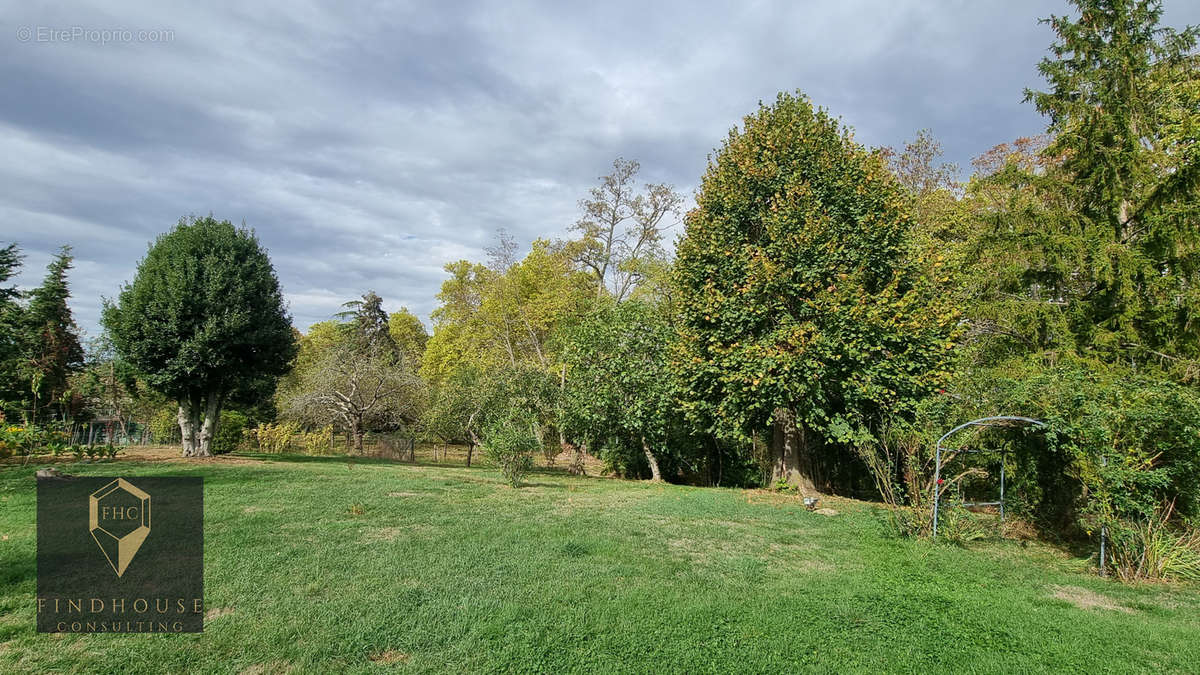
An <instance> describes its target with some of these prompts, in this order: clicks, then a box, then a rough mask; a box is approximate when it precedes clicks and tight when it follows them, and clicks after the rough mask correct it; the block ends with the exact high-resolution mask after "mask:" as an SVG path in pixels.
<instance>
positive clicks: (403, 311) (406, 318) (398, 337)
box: [388, 307, 429, 372]
mask: <svg viewBox="0 0 1200 675" xmlns="http://www.w3.org/2000/svg"><path fill="white" fill-rule="evenodd" d="M388 333H389V334H390V335H391V337H392V341H393V342H394V343H396V347H397V348H398V349H399V350H400V354H401V356H402V357H403V358H404V362H405V363H406V364H407V366H408V368H409V369H411V370H413V371H414V372H415V371H417V370H419V369H420V368H421V359H422V357H424V356H425V345H427V344H428V343H429V333H427V332H426V331H425V324H423V323H421V320H420V319H418V318H417V317H416V315H415V314H413V313H412V312H410V311H408V308H407V307H401V308H400V311H398V312H392V314H391V316H389V317H388Z"/></svg>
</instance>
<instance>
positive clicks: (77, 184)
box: [0, 0, 1200, 334]
mask: <svg viewBox="0 0 1200 675" xmlns="http://www.w3.org/2000/svg"><path fill="white" fill-rule="evenodd" d="M169 4H172V3H160V2H143V3H121V5H120V9H113V8H109V7H104V6H102V5H101V4H100V3H94V4H89V3H78V4H76V6H73V7H70V8H68V7H65V6H60V7H53V8H48V7H41V8H39V7H33V6H29V5H27V4H25V3H21V4H18V3H12V6H10V7H8V8H6V9H5V11H4V12H3V13H2V16H4V17H5V18H4V19H3V21H4V23H3V25H2V28H0V29H2V30H3V37H2V38H0V78H3V79H2V81H3V83H4V84H5V92H6V95H5V96H4V98H3V100H2V101H0V154H2V156H3V157H5V159H6V161H5V162H3V163H2V164H0V181H2V182H3V184H4V185H5V187H6V189H5V191H4V193H3V194H2V195H0V228H3V234H2V235H0V238H2V239H3V240H16V241H18V242H20V244H21V245H22V247H23V248H24V250H25V251H26V253H27V254H28V257H27V260H26V263H27V264H26V269H25V272H24V273H23V275H22V276H21V278H20V281H21V283H22V284H24V285H26V286H29V285H33V284H36V283H37V282H38V280H39V279H40V277H41V274H42V271H43V268H44V265H45V263H46V262H47V260H48V258H49V256H50V254H51V252H52V251H53V250H54V249H55V248H56V247H57V246H58V245H60V244H63V243H70V244H73V245H74V246H75V252H76V256H77V268H76V270H75V272H74V273H73V276H72V286H73V289H74V300H73V308H74V310H75V313H76V317H77V319H78V320H79V323H80V324H81V325H82V326H83V327H84V328H85V329H86V330H87V331H88V332H90V333H93V334H94V333H95V332H96V331H97V325H98V317H99V309H100V298H101V296H107V297H112V296H114V295H115V294H116V293H117V292H118V290H119V286H120V283H121V282H122V281H123V280H127V279H129V278H131V277H132V275H133V272H134V269H135V266H136V263H137V261H138V259H139V258H140V257H141V256H142V255H143V254H144V252H145V247H146V245H147V243H148V242H149V241H151V240H152V239H153V238H154V237H155V236H156V235H157V234H158V233H160V232H162V231H164V230H165V229H167V228H169V227H170V226H171V225H172V224H173V223H174V222H175V221H177V220H178V219H179V217H180V216H182V215H186V214H192V213H195V214H206V213H208V212H212V213H213V214H214V215H216V216H217V217H220V218H227V219H230V220H233V221H234V222H243V221H244V222H245V223H246V224H247V225H249V226H251V227H253V228H254V229H255V230H256V231H257V233H258V235H259V237H260V238H261V240H262V241H263V243H264V245H265V246H266V247H267V248H269V249H270V251H271V255H272V258H273V260H274V262H275V265H276V268H277V270H278V272H279V275H280V278H281V280H282V282H283V285H284V288H285V291H286V292H287V296H288V298H289V301H290V302H291V307H292V311H293V313H294V315H295V320H296V324H297V326H299V327H301V328H306V327H307V326H308V325H309V324H311V323H313V322H314V321H319V320H322V319H325V318H328V316H329V315H330V314H332V313H333V312H335V311H337V308H338V305H340V303H341V302H343V301H345V300H347V299H350V298H353V297H355V296H357V295H359V294H361V293H362V292H364V291H366V290H367V289H374V290H375V291H377V292H379V293H380V294H381V295H382V296H383V297H384V298H385V300H386V303H387V306H388V307H389V309H395V308H398V307H399V306H401V305H406V306H408V307H410V308H411V309H413V310H414V311H416V312H417V313H418V314H419V315H422V316H427V315H428V313H429V311H431V310H432V308H433V306H434V297H433V296H434V294H435V293H436V292H437V289H438V286H439V285H440V283H441V280H442V278H443V277H444V275H443V273H442V271H441V266H442V265H443V264H444V263H446V262H449V261H452V260H455V259H458V258H463V257H466V258H473V259H481V258H482V257H483V255H484V253H483V249H484V248H485V247H486V246H487V245H488V244H489V243H490V241H491V240H492V238H493V237H494V233H495V231H496V229H497V228H501V227H503V228H506V229H507V230H509V231H510V232H512V233H513V234H514V235H515V236H517V237H518V239H520V240H522V241H524V242H526V243H527V242H528V241H530V240H532V239H533V238H535V237H537V236H561V235H562V234H564V232H565V229H566V226H567V225H568V224H569V223H570V222H572V221H573V220H574V218H575V217H576V202H577V201H578V200H579V198H580V197H582V196H584V194H585V192H586V190H587V189H588V187H590V186H591V185H592V184H593V183H594V181H595V179H596V177H597V176H599V175H600V174H602V173H604V172H606V170H607V168H608V167H609V165H610V164H611V162H612V159H613V158H614V157H616V156H618V155H623V156H625V157H630V158H636V159H638V160H640V161H641V163H642V166H643V178H645V179H646V180H648V181H667V182H671V183H674V184H675V185H676V186H677V187H679V188H680V189H682V190H684V191H685V192H690V191H691V190H693V189H694V188H695V186H696V183H697V182H698V180H699V177H700V176H701V174H702V173H703V171H704V167H705V164H706V161H707V160H706V157H707V155H708V154H709V153H710V152H711V151H712V150H713V149H714V148H716V147H717V146H718V145H719V144H720V142H721V140H722V139H723V138H724V136H725V134H726V133H727V131H728V130H729V128H730V127H732V126H734V125H735V124H737V123H738V122H739V120H740V119H741V117H742V116H743V115H745V114H747V113H749V112H751V111H752V110H753V109H754V107H755V105H756V104H757V102H758V101H759V100H767V101H769V100H771V99H773V98H774V96H775V94H776V93H777V92H778V91H780V90H793V89H801V90H803V91H805V92H806V93H808V94H809V95H811V96H812V98H813V99H814V100H815V101H816V102H817V103H819V104H821V105H824V106H826V107H827V108H829V109H830V110H831V111H832V112H834V113H835V114H837V115H840V116H841V117H842V118H843V119H844V121H845V122H846V123H847V124H850V125H851V126H853V127H854V128H855V129H856V133H857V137H858V139H859V140H860V141H861V142H863V143H866V144H869V145H898V144H901V143H903V142H904V140H906V139H908V138H911V137H912V135H913V134H914V133H915V131H916V130H918V129H921V128H925V127H929V128H931V129H932V130H933V131H934V134H935V135H936V136H937V137H938V138H940V139H941V140H942V141H943V143H944V144H945V146H946V149H947V158H948V159H949V160H952V161H956V162H958V163H960V164H961V165H963V166H964V167H965V166H967V164H968V161H969V159H970V157H972V156H974V155H977V154H979V153H981V152H983V151H985V150H986V149H988V148H989V147H991V146H992V145H994V144H996V143H1000V142H1003V141H1007V140H1010V139H1012V138H1014V137H1016V136H1019V135H1024V134H1029V133H1035V132H1037V131H1039V130H1040V129H1041V128H1042V126H1043V123H1042V121H1041V120H1040V119H1039V118H1038V116H1037V115H1036V113H1034V111H1033V110H1032V109H1031V108H1030V107H1029V106H1026V105H1022V104H1021V102H1020V101H1021V91H1022V89H1023V88H1024V87H1026V86H1037V85H1038V81H1037V77H1036V71H1035V64H1036V62H1037V60H1038V59H1040V58H1041V56H1042V55H1043V54H1044V52H1045V48H1046V47H1047V46H1048V45H1049V42H1050V39H1051V36H1050V33H1049V30H1048V29H1047V28H1046V27H1044V26H1039V25H1038V24H1037V19H1038V18H1039V17H1041V16H1045V15H1047V14H1049V13H1051V12H1057V13H1063V12H1065V11H1066V7H1065V6H1060V5H1059V4H1058V3H1049V4H1048V3H1045V2H1034V1H1029V0H1024V1H1021V2H1007V3H995V4H994V5H993V4H990V3H976V2H967V1H965V0H960V1H957V2H942V3H928V2H921V1H919V0H903V1H890V2H882V1H880V2H866V1H865V0H847V1H845V2H839V3H813V2H806V3H799V2H785V1H782V0H781V1H779V2H741V3H727V4H722V5H718V4H717V3H712V4H711V5H709V6H699V5H697V4H696V3H685V2H670V3H645V2H610V3H589V4H586V5H583V4H575V3H549V2H547V3H531V2H524V3H522V2H517V3H478V4H472V3H428V4H418V3H400V4H390V3H379V4H373V5H344V6H336V5H334V4H329V5H319V4H316V3H304V2H286V3H284V2H275V3H254V5H253V6H252V7H246V6H242V5H239V4H235V3H230V4H224V5H221V4H219V3H190V4H187V5H184V4H180V5H178V6H174V7H170V6H167V5H169ZM985 5H988V6H985ZM1166 21H1167V23H1168V24H1171V25H1176V26H1179V25H1182V24H1186V23H1198V22H1200V8H1198V7H1194V6H1192V7H1187V6H1184V3H1181V2H1174V3H1171V6H1170V7H1169V8H1168V12H1167V14H1166ZM76 26H78V27H81V28H86V29H106V28H107V29H128V30H130V31H132V32H133V33H135V34H136V32H137V31H139V30H160V29H161V30H169V31H173V36H172V39H170V40H167V41H162V40H160V41H153V42H150V41H147V42H139V41H137V40H136V39H135V40H133V41H130V42H121V41H118V42H111V43H108V44H99V43H96V42H94V41H89V40H86V39H76V40H69V41H57V42H44V41H39V40H38V39H37V35H36V34H34V36H33V38H32V39H30V40H29V41H22V40H21V39H20V37H21V35H22V34H21V33H20V29H21V28H22V27H30V28H33V29H35V30H36V29H37V28H38V27H43V28H59V29H68V30H69V29H70V28H71V27H76Z"/></svg>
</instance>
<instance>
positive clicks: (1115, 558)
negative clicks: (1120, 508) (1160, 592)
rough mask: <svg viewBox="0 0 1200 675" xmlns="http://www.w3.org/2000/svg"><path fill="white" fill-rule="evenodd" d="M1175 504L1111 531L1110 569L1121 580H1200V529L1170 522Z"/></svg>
mask: <svg viewBox="0 0 1200 675" xmlns="http://www.w3.org/2000/svg"><path fill="white" fill-rule="evenodd" d="M1173 507H1174V504H1173V503H1170V502H1169V503H1167V505H1166V506H1165V507H1162V508H1159V509H1156V510H1155V512H1154V513H1153V514H1151V515H1150V516H1149V517H1147V518H1145V519H1142V520H1140V521H1132V522H1129V521H1126V522H1121V523H1117V524H1116V526H1114V527H1110V528H1109V530H1108V540H1109V552H1110V558H1109V560H1108V561H1107V562H1108V566H1109V569H1110V570H1111V571H1112V572H1113V573H1115V574H1116V575H1117V576H1118V577H1119V578H1120V579H1121V580H1122V581H1125V582H1127V583H1128V582H1136V581H1146V580H1150V581H1163V580H1172V581H1174V580H1179V581H1200V530H1198V529H1196V528H1194V527H1183V528H1180V527H1178V526H1176V525H1175V524H1174V523H1173V522H1172V521H1171V513H1172V510H1173Z"/></svg>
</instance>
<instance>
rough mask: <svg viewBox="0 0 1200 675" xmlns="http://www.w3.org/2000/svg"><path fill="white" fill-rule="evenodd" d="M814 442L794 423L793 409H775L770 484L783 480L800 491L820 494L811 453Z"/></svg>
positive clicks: (811, 435)
mask: <svg viewBox="0 0 1200 675" xmlns="http://www.w3.org/2000/svg"><path fill="white" fill-rule="evenodd" d="M816 441H817V439H816V437H815V436H814V434H812V433H811V432H807V431H806V430H805V429H804V428H803V427H802V426H800V425H798V424H796V413H795V411H792V410H788V409H786V408H778V409H776V410H775V421H774V434H773V437H772V439H771V459H772V464H771V484H772V485H776V484H778V483H779V482H780V481H783V482H786V483H788V484H789V485H794V486H796V487H798V488H800V493H801V494H804V495H814V494H820V493H819V491H818V490H817V486H816V483H817V480H816V479H817V476H816V466H815V457H814V452H813V451H814V449H815V444H816Z"/></svg>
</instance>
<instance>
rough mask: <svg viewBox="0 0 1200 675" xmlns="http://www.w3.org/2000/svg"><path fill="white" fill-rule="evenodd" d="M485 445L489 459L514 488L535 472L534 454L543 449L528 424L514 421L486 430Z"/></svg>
mask: <svg viewBox="0 0 1200 675" xmlns="http://www.w3.org/2000/svg"><path fill="white" fill-rule="evenodd" d="M483 444H484V448H485V452H486V454H487V456H488V458H489V459H490V460H492V461H493V462H495V463H496V465H497V466H499V467H500V475H502V476H504V480H505V481H507V482H508V484H509V485H511V486H513V487H517V486H518V485H520V484H521V479H522V478H524V477H525V476H526V474H528V473H529V472H530V471H532V470H533V453H534V452H536V451H537V450H538V449H539V448H540V447H541V443H540V442H538V439H537V436H536V435H534V433H533V432H532V431H531V430H530V428H529V425H528V424H522V423H520V422H514V421H508V422H502V423H500V424H497V425H495V426H493V427H491V428H489V429H487V430H485V432H484V437H483Z"/></svg>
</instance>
